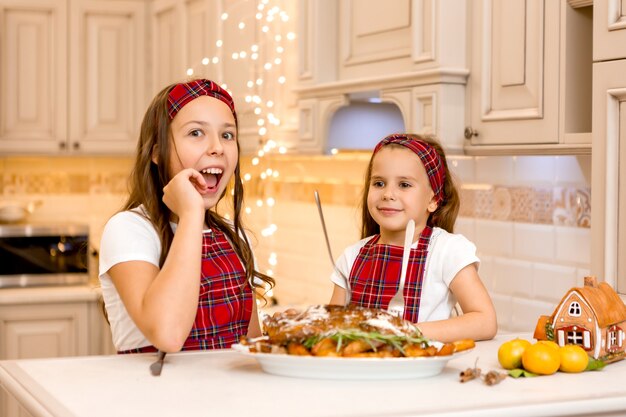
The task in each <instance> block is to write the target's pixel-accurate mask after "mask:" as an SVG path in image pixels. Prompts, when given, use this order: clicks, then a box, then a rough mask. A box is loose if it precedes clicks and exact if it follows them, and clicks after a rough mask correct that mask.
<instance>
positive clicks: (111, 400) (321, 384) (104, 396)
mask: <svg viewBox="0 0 626 417" xmlns="http://www.w3.org/2000/svg"><path fill="white" fill-rule="evenodd" d="M514 336H517V335H510V334H508V335H499V336H497V337H496V339H494V340H492V341H488V342H480V343H478V345H477V347H476V348H475V349H474V350H473V351H472V352H470V353H468V354H465V355H462V356H459V357H457V358H455V359H453V360H451V361H450V362H448V364H447V366H446V368H445V369H444V371H443V372H442V373H441V374H439V375H437V376H434V377H429V378H421V379H412V380H384V381H378V380H373V381H365V380H356V381H339V380H323V379H300V378H289V377H281V376H274V375H270V374H266V373H264V372H263V371H262V370H261V368H260V366H259V365H258V363H257V362H256V360H255V359H253V358H250V357H247V356H244V355H242V354H240V353H237V352H234V351H230V350H224V351H212V352H211V351H204V352H185V353H178V354H170V355H168V356H167V357H166V359H165V365H164V367H163V373H162V375H161V376H159V377H153V376H151V375H150V373H149V371H148V368H149V365H150V363H151V362H152V361H153V360H154V359H155V356H156V355H155V354H138V355H117V356H94V357H76V358H58V359H32V360H17V361H0V384H1V385H2V386H3V388H4V389H6V390H8V391H9V392H10V393H11V394H12V395H14V396H15V397H16V398H17V399H18V400H19V401H20V403H21V404H22V406H23V407H24V408H26V409H27V410H28V411H29V412H30V413H31V414H32V415H33V416H34V417H39V416H79V417H82V416H89V417H99V416H103V417H104V416H107V417H109V416H116V417H122V416H132V417H137V416H151V417H155V416H191V415H213V416H220V415H235V416H239V415H247V416H251V417H257V416H296V415H298V416H338V415H341V416H380V415H385V416H413V415H424V416H425V415H430V416H439V417H444V416H503V415H506V416H530V415H532V416H556V415H598V414H600V413H615V414H610V415H625V414H626V383H624V381H626V362H624V361H622V362H617V363H613V364H610V365H608V366H606V367H605V368H604V369H603V370H602V371H594V372H584V373H581V374H564V373H557V374H555V375H551V376H544V377H535V378H519V379H513V378H506V379H505V380H504V381H502V382H501V383H500V384H498V385H494V386H487V385H485V384H484V383H483V382H482V381H478V380H473V381H469V382H466V383H460V382H459V372H461V371H462V370H465V369H466V368H468V367H473V366H474V362H475V361H476V358H478V367H479V368H481V369H482V371H483V373H486V372H488V371H489V370H492V369H497V370H502V369H501V368H500V367H499V365H498V363H497V353H496V352H497V349H498V346H499V345H500V344H501V343H502V342H503V341H505V340H509V339H511V338H512V337H514ZM522 336H526V338H527V339H529V340H532V339H530V336H529V335H522ZM606 415H609V414H606Z"/></svg>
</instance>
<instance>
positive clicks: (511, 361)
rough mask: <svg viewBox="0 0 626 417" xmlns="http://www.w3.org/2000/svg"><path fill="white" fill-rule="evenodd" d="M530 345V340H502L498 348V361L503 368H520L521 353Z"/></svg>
mask: <svg viewBox="0 0 626 417" xmlns="http://www.w3.org/2000/svg"><path fill="white" fill-rule="evenodd" d="M528 346H530V342H529V341H528V340H525V339H512V340H509V341H508V342H504V343H503V344H502V345H500V348H499V349H498V362H500V365H502V367H503V368H504V369H515V368H521V366H522V354H523V353H524V350H526V348H527V347H528Z"/></svg>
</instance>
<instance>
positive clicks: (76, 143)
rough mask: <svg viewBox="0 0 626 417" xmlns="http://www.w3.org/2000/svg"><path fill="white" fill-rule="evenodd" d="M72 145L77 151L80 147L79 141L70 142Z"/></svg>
mask: <svg viewBox="0 0 626 417" xmlns="http://www.w3.org/2000/svg"><path fill="white" fill-rule="evenodd" d="M72 147H73V148H74V150H75V151H77V150H79V149H80V143H79V142H74V143H73V144H72Z"/></svg>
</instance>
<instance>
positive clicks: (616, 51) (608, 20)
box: [593, 0, 626, 61]
mask: <svg viewBox="0 0 626 417" xmlns="http://www.w3.org/2000/svg"><path fill="white" fill-rule="evenodd" d="M622 58H626V3H625V2H624V0H602V1H594V2H593V60H594V61H607V60H611V59H622Z"/></svg>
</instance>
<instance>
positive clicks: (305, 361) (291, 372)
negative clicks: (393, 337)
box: [232, 344, 472, 379]
mask: <svg viewBox="0 0 626 417" xmlns="http://www.w3.org/2000/svg"><path fill="white" fill-rule="evenodd" d="M232 348H233V349H234V350H236V351H237V352H240V353H242V354H244V355H246V356H249V357H251V358H254V359H256V360H257V361H258V362H259V364H260V365H261V368H262V369H263V371H265V372H267V373H268V374H274V375H282V376H292V377H299V378H321V379H409V378H424V377H429V376H434V375H438V374H440V373H441V371H443V368H445V366H446V364H447V363H448V361H449V360H451V359H453V358H455V357H457V356H458V355H463V354H465V353H467V352H470V351H471V350H472V349H469V350H465V351H462V352H459V353H455V354H454V355H451V356H430V357H418V358H335V357H315V356H297V355H287V354H280V353H252V352H250V351H249V350H248V346H244V345H241V344H234V345H233V346H232Z"/></svg>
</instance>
